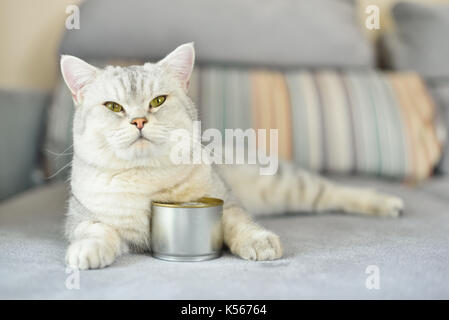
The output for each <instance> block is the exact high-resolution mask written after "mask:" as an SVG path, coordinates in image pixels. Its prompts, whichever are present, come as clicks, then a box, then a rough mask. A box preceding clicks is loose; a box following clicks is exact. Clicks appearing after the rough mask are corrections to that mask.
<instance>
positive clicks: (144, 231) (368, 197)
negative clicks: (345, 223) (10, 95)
mask: <svg viewBox="0 0 449 320" xmlns="http://www.w3.org/2000/svg"><path fill="white" fill-rule="evenodd" d="M194 55H195V53H194V48H193V44H184V45H181V46H180V47H178V48H177V49H176V50H174V51H173V52H172V53H170V54H169V55H168V56H167V57H166V58H164V59H163V60H161V61H159V62H157V63H146V64H144V65H142V66H130V67H113V66H108V67H106V68H105V69H98V68H95V67H93V66H91V65H89V64H88V63H86V62H84V61H82V60H80V59H78V58H76V57H73V56H62V58H61V69H62V74H63V76H64V80H65V82H66V83H67V86H68V87H69V89H70V91H71V92H72V94H73V100H74V102H75V115H74V123H73V139H74V140H73V142H74V144H73V147H74V155H73V164H72V173H71V197H70V200H69V209H68V213H67V224H66V235H67V237H68V238H69V241H70V246H69V248H68V250H67V254H66V263H67V264H68V265H69V266H70V267H73V268H80V269H89V268H102V267H105V266H107V265H110V264H111V263H112V262H113V261H114V259H115V258H116V257H117V256H118V255H120V254H122V253H125V252H128V251H130V250H131V251H140V252H141V251H146V250H149V248H150V243H149V239H150V236H149V230H150V228H149V223H150V215H151V212H150V202H151V200H157V201H192V200H196V199H198V198H201V197H203V196H210V197H217V198H221V199H223V200H224V202H225V205H224V213H223V220H222V221H223V228H224V240H225V244H226V245H227V246H228V247H229V249H230V251H231V252H232V253H234V254H236V255H238V256H239V257H242V258H244V259H249V260H273V259H277V258H280V257H281V256H282V246H281V242H280V240H279V237H278V236H277V235H276V234H274V233H273V232H270V231H268V230H266V229H264V228H262V227H261V226H259V225H257V224H256V223H254V222H253V221H252V220H251V219H250V217H249V215H248V213H247V210H249V212H254V213H263V212H270V213H281V212H287V211H300V210H308V211H322V210H331V209H337V210H343V211H346V212H355V213H361V214H365V215H379V216H398V215H399V213H400V211H401V210H402V207H403V204H402V200H401V199H399V198H396V197H392V196H387V195H382V194H379V193H376V192H374V191H370V190H363V189H358V188H357V189H356V188H348V187H343V186H338V185H335V184H333V183H331V182H328V181H326V180H324V179H322V178H319V177H316V176H313V175H311V174H308V173H306V172H303V171H301V170H299V169H297V168H295V167H293V166H292V165H291V164H288V163H281V164H280V170H279V172H278V173H277V174H276V175H274V176H260V175H259V174H258V170H257V169H256V168H254V167H252V166H246V165H236V166H223V167H220V168H218V167H215V166H212V165H207V164H195V165H194V164H181V165H175V164H173V162H172V161H171V160H170V157H169V152H170V148H171V146H172V144H173V143H174V142H173V141H171V140H170V139H169V134H170V132H171V131H172V130H175V129H180V128H183V129H186V130H189V131H190V129H191V127H192V123H193V121H195V120H196V119H197V110H196V108H195V106H194V104H193V103H192V101H191V100H190V99H189V97H188V96H187V87H188V83H189V78H190V75H191V73H192V68H193V65H194ZM228 186H229V187H228ZM231 190H232V193H231ZM237 199H240V200H241V201H242V204H240V202H239V201H238V200H237Z"/></svg>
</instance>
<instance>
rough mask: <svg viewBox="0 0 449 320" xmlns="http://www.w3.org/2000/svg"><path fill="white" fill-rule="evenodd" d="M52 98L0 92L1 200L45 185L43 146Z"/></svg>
mask: <svg viewBox="0 0 449 320" xmlns="http://www.w3.org/2000/svg"><path fill="white" fill-rule="evenodd" d="M48 101H49V95H48V94H47V93H43V92H37V91H25V90H21V91H11V90H0V114H1V115H2V116H1V117H0V136H1V139H0V200H3V199H5V198H7V197H10V196H12V195H13V194H15V193H18V192H20V191H23V190H26V189H27V188H29V187H31V186H33V185H35V184H37V183H39V182H42V179H43V174H42V173H39V172H40V171H39V168H40V160H41V159H42V155H41V154H40V149H41V148H40V147H41V142H42V140H43V139H42V136H43V133H44V123H45V118H46V112H45V110H46V106H47V103H48Z"/></svg>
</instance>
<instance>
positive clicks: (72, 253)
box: [65, 239, 116, 270]
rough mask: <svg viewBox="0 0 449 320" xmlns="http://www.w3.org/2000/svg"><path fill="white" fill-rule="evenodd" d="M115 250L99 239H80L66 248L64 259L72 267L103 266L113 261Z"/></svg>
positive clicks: (91, 267)
mask: <svg viewBox="0 0 449 320" xmlns="http://www.w3.org/2000/svg"><path fill="white" fill-rule="evenodd" d="M115 256H116V254H115V250H114V248H113V247H111V246H108V245H107V244H106V242H105V241H104V240H101V239H82V240H78V241H76V242H74V243H72V244H71V245H70V246H69V248H68V249H67V253H66V257H65V261H66V264H67V266H69V267H71V268H74V269H82V270H85V269H98V268H104V267H106V266H108V265H110V264H111V263H112V262H114V259H115Z"/></svg>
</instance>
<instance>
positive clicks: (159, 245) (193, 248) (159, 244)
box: [150, 198, 223, 261]
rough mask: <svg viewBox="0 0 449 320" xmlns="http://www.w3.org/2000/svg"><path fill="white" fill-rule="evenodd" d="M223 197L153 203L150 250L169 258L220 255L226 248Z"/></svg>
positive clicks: (181, 259) (173, 259)
mask: <svg viewBox="0 0 449 320" xmlns="http://www.w3.org/2000/svg"><path fill="white" fill-rule="evenodd" d="M222 215H223V200H221V199H216V198H201V199H199V200H197V201H193V202H172V203H167V202H157V201H153V202H152V203H151V223H150V225H151V230H150V235H151V250H152V253H153V256H154V257H156V258H159V259H163V260H169V261H204V260H210V259H214V258H218V257H219V256H220V255H221V251H222V247H223V226H222V223H221V218H222Z"/></svg>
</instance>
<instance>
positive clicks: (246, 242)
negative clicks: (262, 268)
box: [230, 228, 282, 260]
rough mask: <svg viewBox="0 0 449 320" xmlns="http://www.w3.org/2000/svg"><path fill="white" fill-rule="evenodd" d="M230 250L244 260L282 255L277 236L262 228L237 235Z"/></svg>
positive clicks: (268, 258) (265, 258) (272, 257)
mask: <svg viewBox="0 0 449 320" xmlns="http://www.w3.org/2000/svg"><path fill="white" fill-rule="evenodd" d="M230 250H231V252H232V253H234V254H236V255H238V256H239V257H241V258H243V259H246V260H274V259H278V258H280V257H281V256H282V245H281V241H280V239H279V237H278V236H277V235H276V234H274V233H273V232H270V231H268V230H265V229H262V228H260V229H254V230H250V231H247V232H242V233H240V234H239V235H237V237H236V239H234V240H233V244H232V245H231V247H230Z"/></svg>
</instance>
